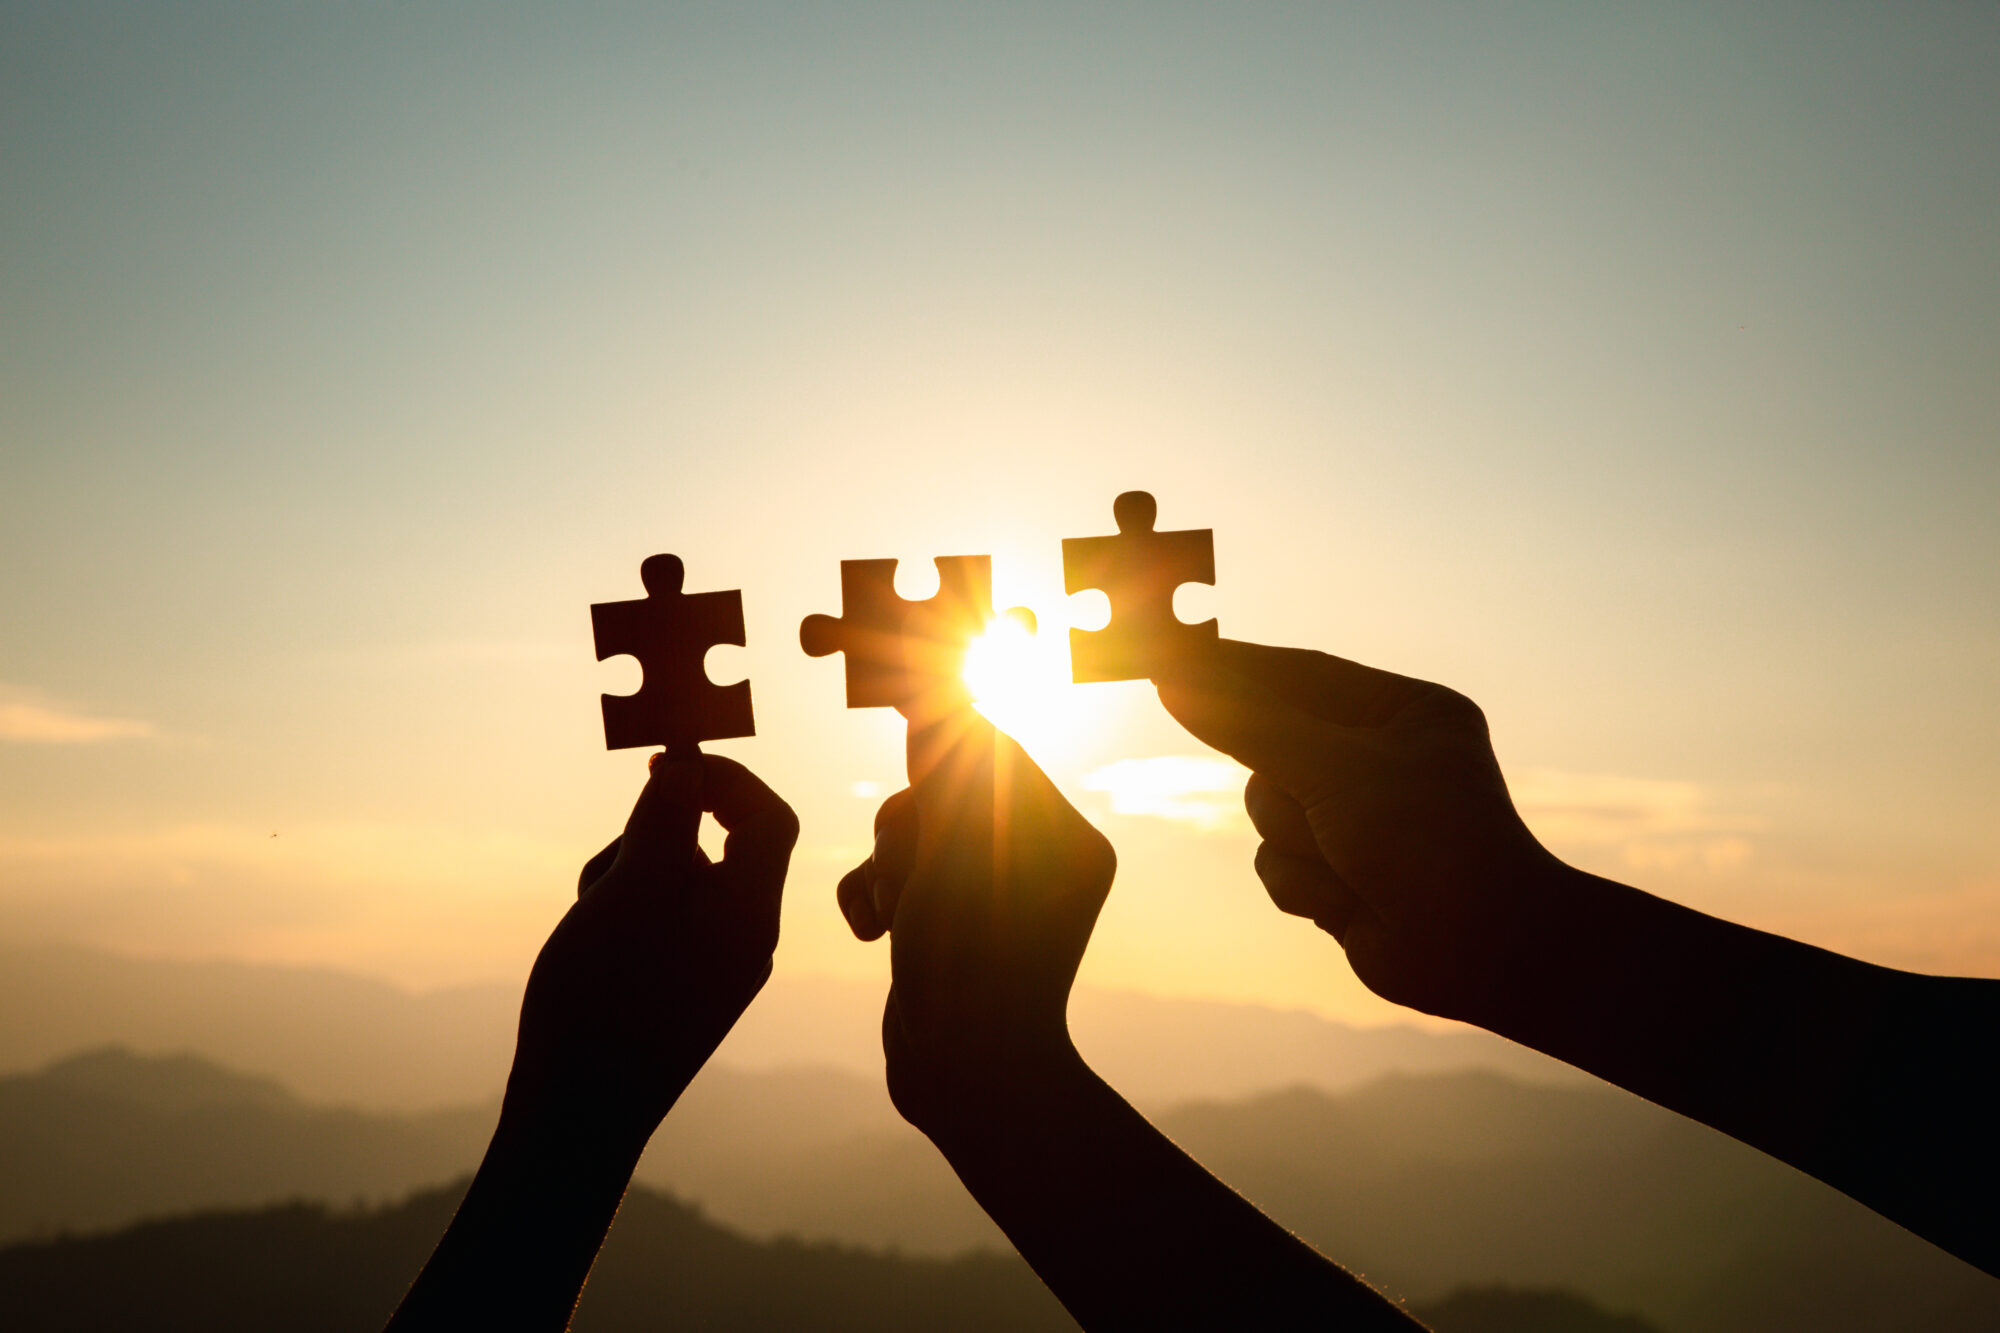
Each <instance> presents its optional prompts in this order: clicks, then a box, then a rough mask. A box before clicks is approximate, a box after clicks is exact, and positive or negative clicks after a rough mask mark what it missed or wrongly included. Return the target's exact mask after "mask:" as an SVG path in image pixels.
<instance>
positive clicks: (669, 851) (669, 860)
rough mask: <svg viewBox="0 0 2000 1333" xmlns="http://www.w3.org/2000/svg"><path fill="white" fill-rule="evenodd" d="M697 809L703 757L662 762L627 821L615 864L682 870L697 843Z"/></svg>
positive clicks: (647, 869)
mask: <svg viewBox="0 0 2000 1333" xmlns="http://www.w3.org/2000/svg"><path fill="white" fill-rule="evenodd" d="M701 806H702V761H701V759H699V758H695V759H666V758H661V759H660V760H659V761H658V762H656V763H654V764H653V766H652V771H651V773H650V774H649V775H648V776H647V778H646V786H645V789H644V790H642V791H641V792H640V793H639V799H638V801H637V802H636V803H635V804H634V805H633V806H632V817H631V818H630V819H628V820H626V821H625V832H624V833H623V835H621V836H620V838H619V840H618V864H620V865H624V866H629V867H631V868H633V869H637V870H641V871H645V872H648V873H654V874H657V873H660V872H670V873H671V872H679V871H682V870H685V869H686V868H687V867H688V866H689V865H692V864H693V862H694V855H695V848H696V847H697V846H698V845H699V844H698V843H697V837H698V835H699V834H700V832H701Z"/></svg>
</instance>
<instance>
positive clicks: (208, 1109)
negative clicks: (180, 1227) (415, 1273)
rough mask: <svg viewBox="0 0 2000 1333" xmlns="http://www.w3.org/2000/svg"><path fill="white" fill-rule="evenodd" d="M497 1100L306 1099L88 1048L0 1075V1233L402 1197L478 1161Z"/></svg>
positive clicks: (177, 1060) (165, 1060)
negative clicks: (406, 1108) (453, 1104)
mask: <svg viewBox="0 0 2000 1333" xmlns="http://www.w3.org/2000/svg"><path fill="white" fill-rule="evenodd" d="M497 1113H498V1106H497V1104H495V1105H493V1106H490V1107H486V1108H467V1109H461V1110H454V1111H439V1112H432V1113H427V1114H419V1115H410V1116H379V1115H371V1114H368V1113H365V1112H360V1111H353V1110H345V1109H337V1108H330V1107H321V1106H310V1105H307V1104H306V1103H303V1102H301V1101H299V1100H298V1099H297V1098H295V1097H293V1096H292V1095H291V1094H290V1093H289V1092H287V1091H286V1090H285V1089H284V1088H283V1087H281V1086H280V1085H279V1084H277V1083H276V1082H274V1081H272V1080H270V1079H263V1078H249V1077H245V1076H243V1075H241V1074H235V1073H231V1072H229V1071H227V1070H224V1069H222V1068H220V1067H218V1066H216V1065H214V1064H212V1063H210V1062H209V1061H206V1060H202V1059H199V1058H197V1057H194V1056H189V1055H181V1056H169V1057H158V1058H142V1057H139V1056H135V1055H133V1054H131V1053H130V1052H128V1051H123V1050H117V1049H105V1050H99V1051H93V1052H90V1053H88V1054H85V1055H80V1056H76V1057H74V1058H71V1059H68V1060H64V1061H61V1062H59V1063H57V1064H54V1065H51V1066H50V1067H49V1068H48V1069H46V1070H44V1071H42V1072H41V1073H39V1074H35V1075H15V1076H11V1077H7V1078H0V1239H13V1238H15V1237H19V1236H23V1235H36V1234H47V1233H49V1232H52V1231H55V1230H57V1229H60V1228H76V1227H101V1226H108V1225H115V1224H118V1223H123V1222H129V1221H131V1220H132V1219H134V1218H136V1217H142V1216H147V1215H150V1214H157V1213H170V1212H180V1211H184V1210H187V1209H190V1208H199V1207H214V1206H218V1205H225V1204H239V1205H240V1204H257V1203H265V1202H268V1201H270V1200H272V1199H284V1198H295V1197H304V1198H320V1199H342V1200H345V1199H353V1198H356V1197H360V1198H366V1199H372V1200H380V1199H385V1198H394V1197H398V1196H400V1195H402V1194H404V1193H406V1192H408V1191H409V1190H410V1189H411V1188H412V1187H413V1186H415V1185H419V1184H427V1183H433V1182H436V1181H439V1180H445V1179H449V1178H450V1177H452V1176H454V1175H456V1174H458V1173H460V1172H463V1171H467V1170H470V1169H471V1168H472V1167H473V1166H474V1165H476V1164H477V1163H478V1161H479V1156H480V1153H481V1152H482V1151H483V1150H484V1148H485V1142H486V1138H487V1136H488V1135H489V1134H491V1133H492V1130H493V1122H494V1119H495V1116H496V1115H497Z"/></svg>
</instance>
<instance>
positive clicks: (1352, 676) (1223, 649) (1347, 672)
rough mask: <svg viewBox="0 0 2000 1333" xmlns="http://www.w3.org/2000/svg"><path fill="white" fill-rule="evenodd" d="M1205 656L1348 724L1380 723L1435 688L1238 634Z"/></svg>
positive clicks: (1192, 669) (1196, 666) (1195, 668)
mask: <svg viewBox="0 0 2000 1333" xmlns="http://www.w3.org/2000/svg"><path fill="white" fill-rule="evenodd" d="M1209 661H1210V662H1212V663H1213V664H1215V665H1217V666H1221V667H1223V668H1225V669H1227V670H1229V671H1233V672H1235V673H1236V674H1237V675H1239V676H1242V677H1244V678H1245V679H1247V680H1250V681H1253V682H1255V683H1256V684H1257V685H1258V686H1260V687H1262V688H1263V689H1266V690H1269V691H1270V692H1271V693H1272V694H1273V695H1275V696H1276V697H1277V698H1279V699H1282V700H1283V701H1284V702H1286V703H1288V704H1290V705H1291V706H1292V707H1294V708H1296V709H1298V710H1299V711H1300V712H1303V713H1310V714H1311V715H1313V716H1314V717H1317V718H1319V719H1320V720H1321V721H1324V722H1337V723H1339V724H1340V725H1342V726H1347V727H1374V726H1380V725H1382V724H1383V723H1384V722H1387V721H1388V720H1389V719H1390V718H1391V717H1394V716H1395V715H1396V713H1398V712H1399V711H1401V710H1402V709H1403V708H1404V707H1406V706H1407V705H1408V704H1409V703H1410V702H1411V700H1413V699H1416V698H1418V697H1419V696H1421V695H1422V694H1423V692H1424V691H1426V690H1433V689H1436V688H1437V687H1436V686H1434V685H1432V684H1430V683H1429V682H1428V681H1422V680H1418V679H1416V678H1415V677H1413V676H1399V675H1397V674H1396V673H1395V672H1393V671H1383V670H1380V669H1379V668H1376V667H1371V666H1363V665H1362V664H1361V663H1359V662H1350V661H1348V660H1347V659H1346V658H1344V657H1335V656H1334V655H1333V654H1331V653H1322V652H1316V651H1314V650H1313V649H1311V648H1280V647H1274V646H1272V645H1270V644H1263V643H1248V642H1245V641H1244V640H1241V639H1222V640H1220V641H1218V642H1217V643H1216V644H1215V646H1214V648H1213V650H1212V653H1211V654H1210V655H1209ZM1202 666H1203V664H1202V662H1200V661H1199V660H1197V661H1194V662H1190V663H1189V664H1188V665H1187V667H1186V668H1184V670H1183V672H1181V673H1177V674H1179V675H1181V676H1182V677H1183V678H1186V677H1193V678H1195V679H1199V678H1200V675H1201V672H1202Z"/></svg>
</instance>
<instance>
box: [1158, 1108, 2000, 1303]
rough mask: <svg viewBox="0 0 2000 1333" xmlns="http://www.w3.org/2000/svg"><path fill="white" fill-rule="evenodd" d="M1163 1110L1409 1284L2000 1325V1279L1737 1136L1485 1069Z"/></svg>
mask: <svg viewBox="0 0 2000 1333" xmlns="http://www.w3.org/2000/svg"><path fill="white" fill-rule="evenodd" d="M1160 1124H1161V1127H1162V1128H1163V1129H1164V1130H1166V1132H1167V1133H1168V1134H1170V1135H1171V1136H1172V1137H1173V1138H1174V1139H1175V1140H1176V1141H1177V1142H1178V1143H1180V1144H1181V1145H1182V1146H1183V1147H1184V1148H1186V1149H1187V1150H1188V1151H1189V1152H1190V1153H1192V1154H1194V1155H1195V1156H1196V1157H1197V1158H1199V1159H1200V1160H1201V1161H1202V1162H1203V1163H1204V1164H1205V1165H1207V1166H1208V1167H1209V1168H1210V1169H1211V1170H1213V1171H1214V1172H1215V1173H1216V1174H1217V1175H1219V1176H1220V1177H1221V1178H1222V1179H1224V1180H1226V1181H1228V1182H1229V1183H1230V1184H1231V1185H1233V1186H1235V1187H1236V1188H1237V1189H1239V1190H1241V1191H1242V1192H1243V1193H1244V1194H1245V1195H1246V1196H1248V1197H1249V1198H1251V1199H1254V1200H1255V1201H1256V1202H1257V1203H1258V1204H1259V1205H1260V1206H1262V1207H1263V1208H1264V1209H1266V1210H1267V1211H1268V1212H1270V1213H1271V1214H1272V1215H1273V1216H1274V1217H1277V1218H1278V1219H1280V1220H1281V1221H1283V1222H1284V1223H1285V1224H1286V1225H1287V1226H1290V1227H1292V1228H1293V1229H1294V1230H1296V1231H1298V1232H1299V1234H1301V1235H1303V1236H1305V1237H1306V1238H1307V1239H1309V1240H1311V1241H1312V1242H1313V1243H1314V1244H1316V1245H1318V1246H1319V1247H1320V1248H1321V1249H1322V1250H1324V1251H1325V1252H1327V1253H1328V1254H1334V1255H1339V1256H1340V1257H1341V1259H1342V1261H1343V1262H1346V1263H1349V1264H1351V1265H1353V1266H1354V1267H1356V1268H1357V1269H1359V1270H1360V1271H1362V1272H1364V1273H1366V1274H1367V1275H1368V1276H1369V1277H1370V1279H1372V1280H1375V1281H1378V1282H1380V1283H1382V1284H1384V1285H1385V1286H1386V1287H1387V1288H1388V1289H1389V1290H1392V1291H1401V1292H1407V1293H1410V1294H1412V1295H1425V1296H1428V1295H1430V1294H1432V1293H1436V1292H1439V1291H1441V1290H1443V1289H1445V1288H1446V1287H1448V1286H1451V1285H1455V1284H1459V1283H1464V1282H1468V1281H1471V1282H1505V1283H1514V1284H1523V1285H1528V1286H1534V1287H1544V1286H1561V1287H1568V1288H1573V1289H1575V1290H1578V1291H1581V1292H1585V1293H1587V1294H1589V1295H1590V1296H1591V1297H1592V1298H1593V1299H1595V1300H1597V1301H1600V1302H1602V1303H1604V1304H1605V1305H1607V1306H1610V1307H1613V1308H1622V1309H1628V1310H1639V1311H1642V1312H1644V1313H1645V1314H1646V1316H1647V1317H1649V1318H1652V1319H1656V1320H1658V1321H1659V1322H1660V1323H1661V1324H1662V1325H1664V1326H1665V1327H1667V1328H1670V1329H1676V1330H1682V1329H1685V1330H1690V1331H1693V1330H1702V1331H1703V1333H1752V1330H1770V1329H1778V1328H1786V1329H1791V1328H1798V1329H1806V1328H1810V1329H1816V1330H1846V1331H1854V1333H1859V1331H1860V1330H1881V1331H1883V1333H1887V1331H1888V1330H1910V1329H1924V1330H1929V1331H1931V1333H1945V1331H1946V1330H1953V1331H1954V1333H1956V1331H1957V1330H1965V1331H1966V1333H1970V1331H1971V1330H1974V1329H1984V1330H1992V1329H1996V1328H2000V1282H1996V1281H1995V1280H1994V1279H1993V1278H1991V1277H1989V1276H1987V1275H1986V1274H1984V1273H1982V1272H1980V1271H1978V1270H1977V1269H1975V1268H1973V1267H1971V1266H1970V1265H1968V1264H1965V1263H1963V1262H1961V1261H1959V1260H1957V1259H1954V1258H1952V1257H1951V1256H1950V1255H1948V1254H1946V1253H1944V1252H1943V1251H1942V1250H1939V1249H1937V1248H1936V1247H1935V1246H1933V1245H1931V1244H1930V1243H1929V1242H1927V1241H1923V1240H1920V1239H1918V1238H1917V1237H1915V1236H1913V1235H1911V1234H1910V1233H1909V1232H1907V1231H1904V1230H1903V1229H1902V1228H1901V1227H1898V1226H1896V1225H1895V1224H1894V1223H1891V1222H1888V1221H1885V1220H1884V1219H1882V1218H1880V1217H1878V1216H1877V1215H1875V1214H1874V1213H1872V1212H1869V1211H1868V1210H1867V1209H1865V1208H1863V1207H1861V1205H1859V1204H1857V1203H1855V1202H1853V1201H1852V1200H1850V1199H1848V1198H1846V1197H1845V1196H1843V1195H1841V1194H1838V1193H1836V1192H1835V1191H1833V1190H1831V1189H1829V1188H1827V1187H1826V1186H1824V1185H1821V1184H1820V1183H1818V1182H1817V1181H1814V1180H1812V1179H1810V1178H1809V1177H1806V1176H1804V1175H1802V1174H1800V1173H1799V1172H1797V1171H1794V1170H1792V1169H1791V1168H1790V1167H1786V1166H1783V1165H1781V1164H1779V1163H1777V1162H1774V1161H1772V1160H1771V1159H1769V1158H1767V1157H1765V1156H1763V1155H1762V1154H1761V1153H1758V1152H1756V1151H1754V1150H1752V1149H1750V1148H1747V1147H1745V1146H1744V1145H1742V1144H1740V1143H1737V1142H1736V1141H1735V1140H1733V1139H1730V1138H1727V1137H1726V1136H1724V1135H1721V1134H1718V1133H1716V1132H1715V1131H1713V1130H1710V1129H1708V1128H1706V1127H1704V1126H1701V1125H1697V1124H1695V1123H1694V1122H1692V1121H1689V1120H1686V1119H1683V1118H1682V1117H1680V1116H1676V1115H1674V1114H1672V1113H1670V1112H1666V1111H1663V1110H1661V1109H1660V1108H1658V1107H1655V1106H1653V1105H1651V1104H1650V1103H1647V1102H1645V1101H1642V1100H1640V1099H1639V1098H1636V1097H1633V1096H1630V1095H1628V1094H1625V1093H1622V1092H1618V1091H1615V1090H1611V1089H1606V1088H1596V1087H1549V1086H1539V1087H1536V1086H1527V1085H1522V1084H1517V1083H1512V1082H1510V1081H1508V1080H1506V1079H1504V1078H1501V1077H1498V1076H1496V1075H1492V1074H1487V1073H1483V1072H1467V1073H1460V1074H1452V1075H1443V1076H1436V1077H1428V1078H1411V1077H1406V1076H1391V1077H1388V1078H1385V1079H1383V1080H1381V1081H1380V1082H1377V1083H1375V1084H1373V1085H1371V1086H1369V1087H1367V1088H1363V1089H1360V1090H1358V1091H1355V1092H1352V1093H1349V1094H1346V1095H1344V1096H1341V1097H1337V1098H1332V1097H1328V1096H1326V1095H1325V1094H1323V1093H1320V1092H1317V1091H1314V1090H1312V1089H1306V1088H1299V1089H1292V1090H1289V1091H1286V1092H1281V1093H1276V1094H1271V1095H1267V1096H1264V1097H1259V1098H1255V1099H1252V1100H1250V1101H1248V1102H1236V1103H1226V1104H1225V1103H1218V1104H1210V1105H1201V1106H1189V1107H1184V1108H1182V1109H1180V1110H1179V1111H1176V1112H1174V1113H1171V1114H1169V1115H1167V1116H1165V1117H1163V1118H1162V1119H1161V1121H1160Z"/></svg>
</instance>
